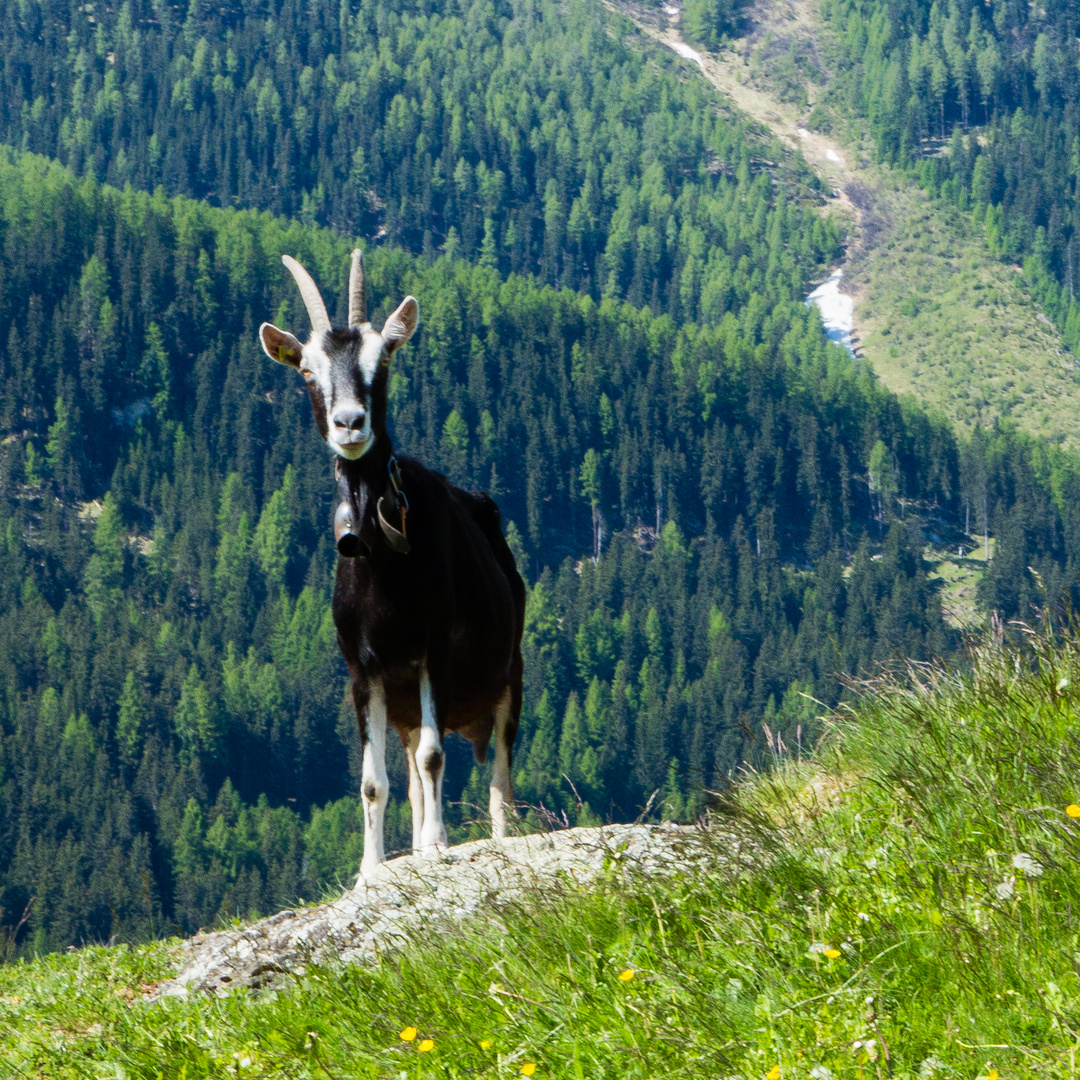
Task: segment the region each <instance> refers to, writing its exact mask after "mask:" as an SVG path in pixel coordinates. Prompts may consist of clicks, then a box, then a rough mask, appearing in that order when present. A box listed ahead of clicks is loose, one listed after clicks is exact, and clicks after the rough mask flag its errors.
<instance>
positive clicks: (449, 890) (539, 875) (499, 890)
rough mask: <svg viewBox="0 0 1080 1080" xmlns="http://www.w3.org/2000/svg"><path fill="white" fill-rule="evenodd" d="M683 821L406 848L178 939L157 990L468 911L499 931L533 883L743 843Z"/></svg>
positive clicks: (216, 984) (226, 976) (428, 926)
mask: <svg viewBox="0 0 1080 1080" xmlns="http://www.w3.org/2000/svg"><path fill="white" fill-rule="evenodd" d="M717 840H718V835H717V833H716V832H715V830H710V831H709V832H708V833H706V832H703V831H699V830H697V829H695V828H691V827H686V826H677V825H610V826H603V827H600V828H579V829H566V830H564V831H562V832H553V833H546V834H542V835H538V836H519V837H512V838H509V839H506V840H503V841H501V842H498V841H492V840H477V841H473V842H471V843H468V844H461V845H459V846H457V847H453V848H450V849H449V850H447V851H446V852H444V853H443V854H442V855H440V856H438V857H437V858H429V857H423V856H419V855H406V856H402V857H401V858H398V859H393V860H391V861H389V862H386V863H384V864H383V865H382V866H381V867H379V869H378V870H377V871H376V873H375V874H374V875H373V876H372V877H371V878H370V879H367V880H363V881H358V882H357V884H356V885H355V887H354V888H352V889H351V890H349V892H347V893H345V895H344V896H342V897H341V898H340V899H338V900H334V901H332V902H330V903H326V904H321V905H319V906H317V907H309V908H298V909H296V910H290V911H282V912H280V913H279V914H277V915H274V916H272V917H271V918H268V919H263V920H261V921H259V922H257V923H254V924H252V925H251V926H247V927H242V928H237V929H231V930H221V931H215V932H213V933H204V934H199V935H197V936H196V937H194V938H191V939H190V940H189V941H187V942H185V943H184V945H183V947H182V948H183V952H182V956H181V969H180V972H179V973H178V974H177V975H176V977H175V978H174V979H172V980H170V981H168V982H166V983H162V984H161V985H160V986H159V987H158V993H159V994H161V995H186V994H188V993H191V992H203V993H209V994H224V993H228V992H229V991H230V990H235V989H240V988H258V987H263V986H267V985H270V984H272V983H273V982H274V981H275V980H276V979H279V978H281V977H282V976H283V975H285V974H287V973H290V972H291V973H296V974H299V973H301V972H302V971H303V969H304V966H305V965H306V964H309V963H312V962H315V963H338V962H343V963H364V962H371V961H373V960H375V959H377V958H378V957H379V956H380V955H382V954H385V953H386V952H387V951H388V950H392V949H394V948H395V947H400V946H401V945H404V944H407V943H408V942H409V941H411V940H413V939H414V938H419V937H420V932H421V931H422V932H423V936H424V937H428V936H430V935H431V933H432V932H435V933H440V932H445V930H446V929H447V928H448V927H450V926H452V925H453V924H454V923H456V922H459V921H461V920H462V919H466V918H469V917H477V918H480V919H488V920H490V921H491V923H492V926H493V928H494V929H495V931H496V932H499V931H500V930H501V927H502V923H501V920H502V919H503V918H506V917H508V915H509V912H508V911H507V906H508V904H512V903H513V902H514V901H518V900H521V899H524V898H525V897H526V896H527V895H529V894H531V893H535V892H536V891H537V890H544V889H547V890H552V889H558V888H567V887H568V888H571V889H573V888H580V887H581V886H585V885H589V884H590V883H591V882H594V881H596V879H597V878H599V877H600V876H602V875H609V874H614V875H621V876H624V877H629V876H632V875H650V874H672V873H677V872H680V871H686V870H693V869H694V868H695V867H697V866H701V865H702V864H704V863H706V862H708V861H710V860H713V859H715V858H717V857H718V853H719V852H723V857H724V859H725V860H729V859H736V858H737V857H738V853H739V844H738V842H737V841H736V840H734V839H732V840H731V842H730V844H725V843H719V844H718V843H717Z"/></svg>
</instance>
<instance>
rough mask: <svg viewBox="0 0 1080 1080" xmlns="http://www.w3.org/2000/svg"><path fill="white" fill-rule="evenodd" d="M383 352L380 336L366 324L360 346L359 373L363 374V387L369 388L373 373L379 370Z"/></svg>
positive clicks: (382, 342) (384, 346) (373, 379)
mask: <svg viewBox="0 0 1080 1080" xmlns="http://www.w3.org/2000/svg"><path fill="white" fill-rule="evenodd" d="M385 350H386V343H385V342H384V341H383V338H382V334H378V333H376V332H375V331H374V330H372V329H371V326H370V324H368V326H367V328H366V329H365V330H364V338H363V343H362V344H361V346H360V371H361V372H362V373H363V376H364V385H365V386H371V384H372V383H373V382H374V381H375V373H376V372H377V371H378V370H379V362H380V361H381V360H382V358H383V353H384V352H385Z"/></svg>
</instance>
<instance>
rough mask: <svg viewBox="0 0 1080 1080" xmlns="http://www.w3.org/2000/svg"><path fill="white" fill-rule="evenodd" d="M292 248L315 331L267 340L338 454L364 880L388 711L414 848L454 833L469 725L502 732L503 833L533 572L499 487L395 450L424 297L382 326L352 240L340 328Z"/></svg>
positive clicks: (498, 761) (342, 582)
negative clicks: (451, 769)
mask: <svg viewBox="0 0 1080 1080" xmlns="http://www.w3.org/2000/svg"><path fill="white" fill-rule="evenodd" d="M282 261H283V262H284V263H285V266H286V267H287V268H288V270H289V271H290V273H291V274H292V275H293V278H294V279H295V280H296V284H297V285H298V286H299V288H300V295H301V296H302V297H303V300H304V304H305V306H306V308H307V311H308V315H309V317H310V319H311V327H312V330H311V336H310V337H309V339H308V341H307V344H304V345H301V344H300V342H299V340H297V338H295V337H294V336H293V335H292V334H290V333H287V332H286V331H284V330H279V329H278V328H277V327H276V326H273V325H271V324H270V323H263V324H262V326H260V327H259V340H260V342H261V343H262V347H263V349H264V350H265V351H266V354H267V355H268V356H269V357H270V358H271V359H272V360H277V361H278V362H279V363H282V364H287V365H289V366H290V367H293V368H296V369H297V370H298V371H299V372H300V374H301V375H302V376H303V378H304V381H305V383H306V384H307V389H308V394H309V396H310V398H311V405H312V408H313V409H314V412H315V422H316V424H317V425H318V428H319V433H320V434H321V435H322V437H323V439H324V440H325V441H326V443H327V444H328V445H329V446H330V448H331V449H332V450H333V451H334V453H335V454H336V455H337V457H336V460H335V471H336V480H337V495H338V506H337V509H336V513H335V516H334V533H335V539H336V542H337V548H338V554H339V556H340V558H339V559H338V564H337V577H336V581H335V585H334V597H333V615H334V625H335V626H336V627H337V634H338V645H339V646H340V648H341V653H342V655H343V656H344V658H345V663H346V665H347V667H348V669H349V676H350V679H351V685H352V696H353V702H354V704H355V706H356V716H357V721H358V723H359V726H360V741H361V745H362V747H363V771H362V777H361V795H362V798H363V806H364V856H363V859H362V861H361V863H360V877H361V878H365V877H367V876H369V875H370V874H371V872H372V871H373V870H374V869H375V867H376V866H378V865H379V863H381V862H383V861H384V859H385V851H384V839H383V831H384V818H385V810H386V803H387V798H388V792H389V782H388V779H387V773H386V730H387V725H388V724H389V725H390V726H392V727H393V728H395V729H396V730H397V733H398V735H399V737H400V738H401V742H402V745H403V747H404V749H405V757H406V759H407V761H408V765H409V803H410V805H411V807H412V843H413V850H414V851H417V852H421V853H424V854H432V853H435V852H438V851H439V850H440V849H442V848H444V847H445V846H446V843H447V837H446V829H445V827H444V825H443V817H442V780H443V772H444V765H445V756H444V753H443V737H444V734H445V732H446V731H456V732H458V733H459V734H461V735H463V736H464V737H465V738H467V739H468V740H469V741H470V742H471V743H472V745H473V751H474V753H475V755H476V760H477V761H478V762H483V761H484V759H485V758H486V756H487V749H488V745H489V743H490V741H491V739H492V736H494V740H495V766H494V771H493V774H492V779H491V790H490V803H489V812H490V815H491V824H492V835H493V836H494V837H495V838H497V839H501V838H502V837H503V836H505V834H506V814H507V808H508V806H510V805H511V800H512V796H513V789H512V784H511V775H510V770H511V766H512V763H513V746H514V738H515V736H516V734H517V728H518V721H519V718H520V715H521V680H522V662H521V635H522V630H523V627H524V620H525V585H524V583H523V582H522V580H521V576H520V575H519V574H518V571H517V567H516V565H515V563H514V558H513V555H512V554H511V552H510V548H509V547H508V545H507V543H506V540H505V538H504V537H503V535H502V526H501V522H500V518H499V510H498V507H497V506H496V505H495V503H494V502H493V501H492V499H491V498H490V497H489V496H488V495H487V494H472V493H469V492H466V491H462V490H461V489H460V488H457V487H455V486H454V485H453V484H451V483H450V482H449V481H448V480H447V479H446V477H444V476H442V475H440V474H439V473H436V472H433V471H432V470H431V469H428V468H426V467H425V466H424V465H422V464H421V463H420V462H419V461H416V460H415V459H414V458H410V457H405V456H402V457H397V456H396V455H395V454H394V448H393V445H392V443H391V440H390V435H389V433H388V432H387V428H386V411H387V383H388V378H389V372H390V358H391V356H392V355H393V354H394V352H395V351H396V350H397V349H398V348H400V347H401V346H402V345H404V344H405V342H406V341H408V340H409V338H410V337H411V336H412V334H413V332H414V331H415V329H416V325H417V321H418V317H419V310H418V307H417V303H416V300H415V299H414V298H413V297H412V296H407V297H406V298H405V299H404V300H403V301H402V302H401V304H400V306H399V307H398V308H397V310H396V311H395V312H394V313H393V314H392V315H391V316H390V317H389V318H388V319H387V320H386V323H385V325H384V326H383V328H382V332H381V333H380V332H379V331H376V330H375V329H374V328H373V327H372V325H371V323H370V322H368V318H367V302H366V297H365V286H364V261H363V255H362V253H361V252H360V251H359V250H356V251H353V253H352V269H351V273H350V276H349V325H348V327H346V328H345V329H343V330H340V329H339V330H335V329H333V328H332V327H331V325H330V319H329V318H328V316H327V314H326V305H325V304H324V303H323V299H322V296H321V295H320V294H319V290H318V288H317V287H316V285H315V282H314V281H313V280H312V279H311V276H310V275H309V274H308V272H307V271H306V270H305V269H304V268H303V267H302V266H301V265H300V264H299V263H298V262H297V261H296V260H295V259H292V258H290V257H289V256H288V255H285V256H283V257H282Z"/></svg>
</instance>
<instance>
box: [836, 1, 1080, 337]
mask: <svg viewBox="0 0 1080 1080" xmlns="http://www.w3.org/2000/svg"><path fill="white" fill-rule="evenodd" d="M821 11H822V14H823V16H824V17H825V18H826V20H827V22H828V24H829V25H830V27H831V29H832V30H833V31H834V32H835V33H834V37H835V42H834V43H835V45H836V47H837V48H838V49H839V51H840V56H839V57H838V60H839V69H840V78H839V80H838V89H837V100H842V101H843V102H844V103H845V104H846V105H847V106H849V107H851V108H853V109H854V110H855V111H856V112H858V113H860V114H862V115H865V116H867V117H868V118H869V120H870V126H871V130H872V132H873V135H874V138H875V140H876V142H877V147H878V151H879V153H880V155H881V156H882V158H883V159H885V160H888V161H890V162H894V163H902V164H904V165H908V166H912V167H914V168H915V169H916V170H917V171H918V174H919V176H920V178H921V179H922V181H923V183H924V184H926V186H927V187H928V188H930V189H931V190H932V191H933V193H934V194H942V195H943V196H944V197H946V198H949V199H951V200H954V201H956V202H958V203H959V204H960V205H961V206H962V207H963V208H964V209H970V211H971V212H972V214H973V215H974V216H975V217H976V219H977V220H978V221H979V222H981V223H982V224H983V226H984V228H985V233H986V238H987V242H988V243H989V244H990V246H991V248H992V249H993V250H994V251H996V252H998V253H999V254H1001V255H1002V256H1003V257H1006V258H1008V259H1011V260H1012V261H1014V262H1015V261H1020V260H1023V262H1024V268H1025V271H1026V272H1027V273H1028V274H1029V276H1030V277H1031V279H1032V280H1033V283H1034V284H1035V286H1036V289H1037V291H1038V293H1039V296H1040V299H1041V300H1042V302H1043V303H1044V305H1045V306H1046V309H1047V311H1048V313H1049V314H1050V315H1051V317H1052V318H1053V319H1054V320H1055V322H1056V323H1057V324H1058V326H1059V327H1061V329H1062V331H1063V334H1064V336H1065V339H1066V341H1067V343H1068V345H1069V347H1070V348H1071V349H1072V350H1073V351H1074V352H1077V353H1078V355H1080V304H1077V302H1076V286H1077V273H1078V272H1080V247H1078V245H1077V242H1076V239H1075V233H1076V230H1077V226H1078V224H1080V187H1078V185H1080V134H1078V130H1080V129H1078V121H1080V81H1078V80H1077V67H1078V63H1080V44H1078V40H1080V39H1078V37H1077V29H1078V26H1080V8H1078V7H1077V5H1076V4H1075V3H1072V2H1069V3H1054V4H1028V3H1025V2H1021V0H995V2H994V3H993V5H988V4H983V3H977V2H974V0H948V2H947V3H945V2H941V0H935V2H933V3H931V2H929V0H904V2H901V3H896V2H891V0H890V2H886V0H823V3H822V6H821ZM946 143H947V144H948V146H949V149H948V152H947V153H946V154H945V155H944V156H940V155H939V153H938V151H939V148H940V147H941V146H942V144H946Z"/></svg>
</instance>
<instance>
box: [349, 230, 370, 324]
mask: <svg viewBox="0 0 1080 1080" xmlns="http://www.w3.org/2000/svg"><path fill="white" fill-rule="evenodd" d="M366 322H367V293H366V292H365V290H364V253H363V252H362V251H361V250H360V249H359V248H353V253H352V269H351V270H350V271H349V325H350V326H363V324H364V323H366Z"/></svg>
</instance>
